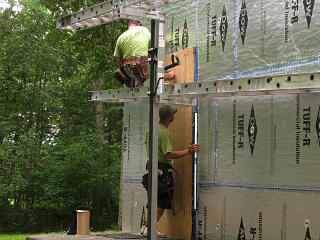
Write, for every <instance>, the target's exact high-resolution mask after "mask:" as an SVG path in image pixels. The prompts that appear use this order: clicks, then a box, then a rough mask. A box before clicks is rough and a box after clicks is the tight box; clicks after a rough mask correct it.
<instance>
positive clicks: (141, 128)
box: [121, 102, 149, 232]
mask: <svg viewBox="0 0 320 240" xmlns="http://www.w3.org/2000/svg"><path fill="white" fill-rule="evenodd" d="M148 112H149V105H148V103H147V102H130V103H126V104H125V107H124V118H123V160H122V163H123V168H122V183H121V184H122V186H121V195H122V197H121V199H122V206H121V208H122V210H121V212H122V230H123V231H124V232H139V231H140V225H141V219H142V218H143V209H144V208H145V206H146V203H147V191H146V190H145V189H144V188H143V186H142V184H141V178H142V175H143V174H144V173H145V172H146V163H147V153H146V145H145V140H146V133H147V131H148V127H149V122H148V121H149V120H148Z"/></svg>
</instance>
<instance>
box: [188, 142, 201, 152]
mask: <svg viewBox="0 0 320 240" xmlns="http://www.w3.org/2000/svg"><path fill="white" fill-rule="evenodd" d="M188 151H189V153H190V154H191V153H195V152H199V145H198V144H190V145H189V148H188Z"/></svg>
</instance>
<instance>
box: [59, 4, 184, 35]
mask: <svg viewBox="0 0 320 240" xmlns="http://www.w3.org/2000/svg"><path fill="white" fill-rule="evenodd" d="M180 1H182V0H109V1H105V2H102V3H99V4H97V5H94V6H91V7H88V8H85V9H82V10H80V11H78V12H75V13H72V14H70V15H68V16H65V17H62V18H59V19H57V20H56V28H57V29H67V30H76V31H78V30H85V29H88V28H91V27H95V26H98V25H102V24H105V23H108V22H112V21H115V20H118V19H135V20H150V19H159V15H158V14H157V11H153V10H154V9H158V8H160V7H163V6H166V5H170V4H174V3H176V2H180Z"/></svg>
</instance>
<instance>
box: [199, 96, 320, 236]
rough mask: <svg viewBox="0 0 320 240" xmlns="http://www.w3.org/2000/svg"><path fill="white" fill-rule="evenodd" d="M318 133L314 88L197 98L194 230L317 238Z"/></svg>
mask: <svg viewBox="0 0 320 240" xmlns="http://www.w3.org/2000/svg"><path fill="white" fill-rule="evenodd" d="M213 129H214V130H213ZM319 136H320V94H298V95H281V96H259V97H241V96H238V97H228V98H216V99H208V100H204V101H201V102H200V104H199V144H200V146H201V152H200V154H199V183H200V192H199V201H200V204H199V209H200V215H199V216H200V220H201V221H200V222H198V224H197V226H198V231H200V232H198V233H200V235H199V236H200V237H202V239H224V240H228V239H236V238H237V237H238V236H240V237H238V239H253V235H255V238H254V239H281V240H284V239H303V237H305V236H306V235H307V236H308V234H310V235H311V236H312V237H316V238H318V237H319V234H320V231H319V228H317V225H318V224H319V222H320V215H319V211H317V210H318V209H319V207H320V205H319V198H320V195H319V194H320V184H319V182H320V178H319V174H318V172H319V169H320V162H319V156H320V138H319ZM241 219H242V220H241ZM241 221H242V224H241ZM306 221H307V222H309V224H307V227H305V226H304V224H305V222H306ZM308 227H309V230H308ZM308 231H309V233H308ZM239 232H240V233H239ZM244 236H245V237H244ZM297 236H299V237H297ZM306 239H308V238H306Z"/></svg>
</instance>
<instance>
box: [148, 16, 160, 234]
mask: <svg viewBox="0 0 320 240" xmlns="http://www.w3.org/2000/svg"><path fill="white" fill-rule="evenodd" d="M157 26H159V21H158V20H154V19H152V20H151V48H152V49H156V48H157V45H158V39H157V35H158V34H157V30H158V28H157ZM155 58H157V52H156V51H152V53H151V59H153V60H154V59H155ZM157 65H158V64H157V63H156V62H154V61H152V62H151V65H150V92H151V94H150V109H149V162H150V164H149V169H148V170H149V173H150V174H149V176H148V201H149V202H148V204H149V208H148V239H149V240H150V239H152V240H153V239H156V237H157V236H156V231H157V197H158V196H157V195H158V191H157V190H158V121H159V104H158V103H157V101H156V100H157V99H156V98H157V94H156V92H155V91H156V83H157V67H158V66H157Z"/></svg>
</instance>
